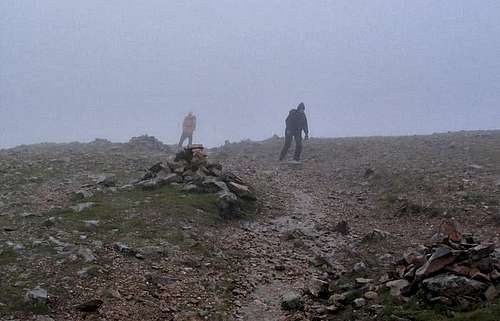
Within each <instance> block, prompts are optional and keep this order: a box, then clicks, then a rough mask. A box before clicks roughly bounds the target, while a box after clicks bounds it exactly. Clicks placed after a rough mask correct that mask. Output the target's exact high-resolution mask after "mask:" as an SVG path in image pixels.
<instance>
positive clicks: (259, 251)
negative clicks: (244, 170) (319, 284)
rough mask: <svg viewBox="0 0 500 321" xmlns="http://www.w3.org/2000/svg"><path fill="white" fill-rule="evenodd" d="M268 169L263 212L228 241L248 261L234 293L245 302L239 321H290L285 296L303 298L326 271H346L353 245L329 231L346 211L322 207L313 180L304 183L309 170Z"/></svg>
mask: <svg viewBox="0 0 500 321" xmlns="http://www.w3.org/2000/svg"><path fill="white" fill-rule="evenodd" d="M267 164H269V165H270V168H271V169H264V170H263V172H264V173H265V174H266V175H267V176H268V177H267V179H266V180H263V182H265V185H266V186H267V192H266V194H265V195H263V198H264V208H263V210H262V211H261V213H260V214H259V216H258V217H257V218H256V219H255V220H249V221H243V222H241V223H240V224H239V226H235V227H233V228H232V229H231V230H229V233H228V235H227V238H228V242H227V243H228V244H229V245H230V246H231V245H237V247H238V250H239V251H241V253H242V255H243V256H244V257H243V258H242V260H244V263H243V264H242V265H243V270H242V271H241V273H240V280H239V281H238V285H237V287H236V289H235V293H236V294H238V295H240V297H241V301H240V302H237V305H239V308H238V309H237V312H236V315H235V320H266V321H267V320H268V321H276V320H286V319H287V314H286V313H284V312H283V311H282V309H281V306H280V301H281V297H282V296H283V294H285V293H287V292H290V291H296V292H299V293H300V292H301V291H302V290H303V289H304V288H305V287H307V284H308V283H309V282H310V280H311V279H313V278H316V277H321V274H322V273H324V267H325V265H326V266H327V267H328V268H329V269H336V268H339V269H342V263H341V262H342V260H341V259H340V258H341V257H342V255H343V254H342V253H343V249H344V248H345V246H346V244H348V243H349V242H348V239H347V237H346V236H343V235H341V234H339V233H332V231H331V229H332V228H333V226H335V222H336V221H337V220H338V219H339V215H338V213H339V212H338V211H339V210H340V209H341V208H342V206H339V207H338V208H331V207H327V206H325V205H324V204H322V203H321V202H320V201H318V200H319V199H321V197H322V196H321V195H319V190H320V189H317V190H316V191H315V189H314V188H308V186H309V184H310V179H309V180H304V177H313V176H312V175H311V173H310V172H309V170H308V168H307V167H305V166H300V167H297V166H294V167H291V166H290V165H288V164H273V163H267ZM261 172H262V171H261ZM270 173H273V174H270ZM261 182H262V181H261Z"/></svg>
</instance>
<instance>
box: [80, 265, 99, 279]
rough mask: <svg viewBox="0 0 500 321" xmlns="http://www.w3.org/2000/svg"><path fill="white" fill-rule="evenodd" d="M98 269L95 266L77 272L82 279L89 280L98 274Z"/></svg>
mask: <svg viewBox="0 0 500 321" xmlns="http://www.w3.org/2000/svg"><path fill="white" fill-rule="evenodd" d="M98 270H99V269H98V267H97V266H89V267H84V268H83V269H81V270H80V271H78V273H77V274H78V276H79V277H80V278H82V279H86V278H89V277H91V276H94V275H96V274H97V273H98Z"/></svg>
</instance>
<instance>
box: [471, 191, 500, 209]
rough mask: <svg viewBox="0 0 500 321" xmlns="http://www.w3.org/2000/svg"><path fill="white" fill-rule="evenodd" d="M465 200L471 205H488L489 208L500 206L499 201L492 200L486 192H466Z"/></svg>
mask: <svg viewBox="0 0 500 321" xmlns="http://www.w3.org/2000/svg"><path fill="white" fill-rule="evenodd" d="M463 198H464V200H465V201H466V202H468V203H471V204H486V205H489V206H498V205H500V203H499V201H498V200H497V199H494V198H491V197H490V196H489V195H487V194H486V193H484V192H480V191H469V192H466V193H465V194H464V196H463Z"/></svg>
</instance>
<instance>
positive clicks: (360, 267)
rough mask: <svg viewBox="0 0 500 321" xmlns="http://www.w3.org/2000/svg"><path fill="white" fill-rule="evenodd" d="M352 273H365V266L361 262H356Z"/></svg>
mask: <svg viewBox="0 0 500 321" xmlns="http://www.w3.org/2000/svg"><path fill="white" fill-rule="evenodd" d="M353 271H354V272H358V273H359V272H364V271H366V264H365V263H363V262H358V263H356V264H354V267H353Z"/></svg>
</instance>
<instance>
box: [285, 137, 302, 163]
mask: <svg viewBox="0 0 500 321" xmlns="http://www.w3.org/2000/svg"><path fill="white" fill-rule="evenodd" d="M292 140H295V155H294V157H293V159H294V160H296V161H299V160H300V154H301V153H302V133H286V135H285V146H283V150H282V151H281V155H280V160H283V159H285V156H286V154H287V153H288V150H289V149H290V146H292Z"/></svg>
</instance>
